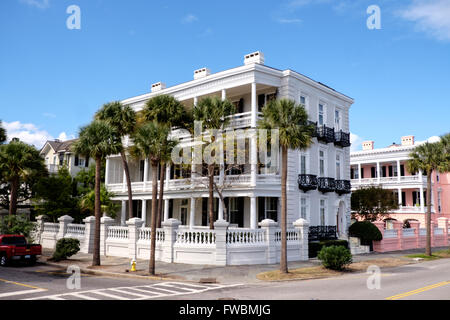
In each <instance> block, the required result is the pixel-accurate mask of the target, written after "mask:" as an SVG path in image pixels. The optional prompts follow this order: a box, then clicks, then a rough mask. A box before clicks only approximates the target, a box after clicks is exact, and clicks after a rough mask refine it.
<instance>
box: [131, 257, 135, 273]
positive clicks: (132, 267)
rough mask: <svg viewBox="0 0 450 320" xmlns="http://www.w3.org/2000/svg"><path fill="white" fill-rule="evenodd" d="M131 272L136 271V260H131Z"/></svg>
mask: <svg viewBox="0 0 450 320" xmlns="http://www.w3.org/2000/svg"><path fill="white" fill-rule="evenodd" d="M130 271H132V272H133V271H136V260H134V259H133V260H131V270H130Z"/></svg>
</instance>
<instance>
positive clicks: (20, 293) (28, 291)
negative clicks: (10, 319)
mask: <svg viewBox="0 0 450 320" xmlns="http://www.w3.org/2000/svg"><path fill="white" fill-rule="evenodd" d="M43 291H47V289H32V290H21V291H14V292H6V293H0V298H4V297H11V296H19V295H22V294H31V293H38V292H43Z"/></svg>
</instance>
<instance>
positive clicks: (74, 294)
mask: <svg viewBox="0 0 450 320" xmlns="http://www.w3.org/2000/svg"><path fill="white" fill-rule="evenodd" d="M71 296H75V297H77V298H80V299H84V300H99V299H97V298H94V297H90V296H87V295H84V294H81V293H72V294H71Z"/></svg>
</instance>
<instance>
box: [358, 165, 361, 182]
mask: <svg viewBox="0 0 450 320" xmlns="http://www.w3.org/2000/svg"><path fill="white" fill-rule="evenodd" d="M358 180H359V181H358V182H359V184H361V163H358Z"/></svg>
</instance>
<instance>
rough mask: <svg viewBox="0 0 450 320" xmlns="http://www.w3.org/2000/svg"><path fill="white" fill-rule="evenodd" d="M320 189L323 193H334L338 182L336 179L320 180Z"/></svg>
mask: <svg viewBox="0 0 450 320" xmlns="http://www.w3.org/2000/svg"><path fill="white" fill-rule="evenodd" d="M318 189H319V191H321V192H323V193H325V192H334V191H335V189H336V181H335V180H334V178H318Z"/></svg>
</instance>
